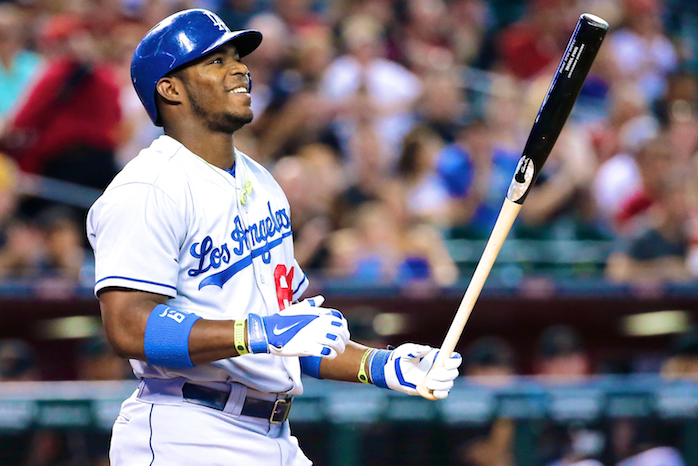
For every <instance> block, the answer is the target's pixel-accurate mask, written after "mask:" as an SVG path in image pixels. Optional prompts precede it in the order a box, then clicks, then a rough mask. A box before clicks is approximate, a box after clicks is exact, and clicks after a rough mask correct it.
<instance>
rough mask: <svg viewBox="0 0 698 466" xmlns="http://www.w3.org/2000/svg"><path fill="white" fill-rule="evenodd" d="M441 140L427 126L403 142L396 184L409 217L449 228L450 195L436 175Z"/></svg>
mask: <svg viewBox="0 0 698 466" xmlns="http://www.w3.org/2000/svg"><path fill="white" fill-rule="evenodd" d="M442 145H443V144H442V142H441V138H440V137H439V136H438V135H437V134H436V133H434V132H432V131H431V130H430V129H428V128H427V127H424V126H418V127H415V128H414V129H413V130H412V131H410V132H409V133H408V134H407V135H406V136H405V139H404V140H403V141H402V153H401V155H400V158H399V160H398V162H397V178H396V182H397V183H396V184H397V187H398V189H400V190H402V192H403V196H404V197H405V205H406V208H407V215H408V216H409V217H410V219H413V220H415V221H424V222H426V223H430V224H432V225H439V226H447V225H448V200H449V196H448V192H447V191H446V187H445V186H444V184H443V183H442V181H441V180H440V179H439V177H438V175H437V173H436V162H437V155H438V153H439V151H440V149H441V147H442Z"/></svg>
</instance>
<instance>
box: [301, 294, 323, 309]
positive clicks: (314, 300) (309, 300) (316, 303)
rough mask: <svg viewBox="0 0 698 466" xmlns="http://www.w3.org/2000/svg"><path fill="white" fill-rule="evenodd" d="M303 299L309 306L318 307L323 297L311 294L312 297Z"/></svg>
mask: <svg viewBox="0 0 698 466" xmlns="http://www.w3.org/2000/svg"><path fill="white" fill-rule="evenodd" d="M303 301H305V302H306V303H308V304H309V305H310V307H320V306H322V303H324V302H325V297H324V296H322V295H320V294H319V295H317V296H313V297H312V298H306V299H304V300H303Z"/></svg>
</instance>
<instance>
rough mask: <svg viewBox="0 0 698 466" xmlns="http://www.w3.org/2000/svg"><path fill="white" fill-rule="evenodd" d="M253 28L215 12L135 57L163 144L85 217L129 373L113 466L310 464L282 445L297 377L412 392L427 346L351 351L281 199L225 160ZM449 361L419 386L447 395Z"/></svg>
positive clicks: (165, 29)
mask: <svg viewBox="0 0 698 466" xmlns="http://www.w3.org/2000/svg"><path fill="white" fill-rule="evenodd" d="M261 41H262V35H261V33H260V32H258V31H255V30H242V31H231V30H229V29H228V27H227V26H226V25H225V24H224V23H223V21H221V19H220V18H219V17H217V16H216V15H214V14H213V13H211V12H209V11H206V10H202V9H193V10H185V11H181V12H179V13H176V14H174V15H172V16H170V17H168V18H166V19H165V20H163V21H162V22H160V23H159V24H158V25H156V26H155V27H154V28H153V29H151V30H150V31H149V32H148V33H147V34H146V35H145V37H144V38H143V40H141V42H140V44H139V45H138V47H137V48H136V51H135V53H134V55H133V61H132V65H131V75H132V80H133V85H134V87H135V89H136V92H137V93H138V95H139V97H140V99H141V101H142V102H143V105H144V106H145V108H146V110H147V111H148V114H149V115H150V118H151V119H152V120H153V122H154V123H155V124H156V125H161V126H163V127H164V131H165V135H164V136H161V137H160V138H158V139H157V140H155V141H154V142H153V143H152V145H151V146H150V147H148V148H147V149H144V150H143V151H141V153H140V154H139V155H138V156H137V157H135V158H134V159H133V160H132V161H131V162H130V163H129V164H128V165H127V166H126V167H125V168H124V169H123V170H122V171H121V172H120V173H119V174H118V175H117V176H116V177H115V178H114V180H113V181H112V183H111V184H110V185H109V186H108V187H107V189H106V190H105V192H104V194H103V195H102V196H101V197H100V198H99V199H98V200H97V201H96V202H95V204H94V205H93V206H92V208H91V209H90V212H89V214H88V219H87V227H88V236H89V240H90V244H91V245H92V247H93V249H94V251H95V256H96V284H95V293H96V295H97V297H98V298H99V301H100V306H101V310H102V316H103V321H104V327H105V330H106V333H107V336H108V338H109V341H110V342H111V344H112V346H113V347H114V349H115V350H116V351H117V353H118V354H120V355H122V356H124V357H127V358H130V360H131V365H132V367H133V370H134V373H135V374H136V376H137V377H139V378H140V384H139V386H138V389H137V390H136V391H135V393H134V394H133V395H132V396H131V397H130V398H129V399H128V400H126V401H125V402H124V404H123V406H122V409H121V412H120V414H119V416H118V418H117V420H116V422H115V424H114V429H113V432H112V443H111V449H110V459H111V464H112V465H113V466H147V465H158V464H162V465H193V464H196V465H214V464H215V465H222V464H231V465H232V464H244V465H264V466H273V465H284V466H286V465H288V466H290V465H308V464H312V463H311V462H310V461H309V460H308V459H307V458H306V457H305V455H304V454H303V453H302V451H301V450H300V448H299V447H298V442H297V440H296V439H295V438H294V437H293V436H292V435H291V433H290V429H289V425H288V422H287V421H286V418H287V417H288V413H289V410H290V408H291V404H292V403H293V397H294V395H300V394H301V393H302V392H303V385H302V382H301V373H304V374H306V375H309V376H311V377H316V378H327V379H335V380H344V381H354V382H363V383H372V384H374V385H377V386H379V387H383V388H387V389H392V390H398V391H401V392H405V393H408V394H411V395H414V394H415V393H416V390H415V385H416V384H418V383H420V381H421V380H423V379H424V377H425V374H426V373H427V371H428V370H429V369H430V368H431V366H432V364H433V361H434V359H435V356H436V350H435V349H433V348H431V347H429V346H422V345H416V344H412V343H408V344H404V345H402V346H399V347H398V348H397V349H394V350H383V349H375V348H367V347H365V346H362V345H359V344H357V343H354V342H351V341H350V340H349V331H348V329H347V321H346V320H345V319H344V317H343V316H342V314H341V313H340V312H339V311H337V310H335V309H330V308H325V307H322V304H323V301H324V298H323V297H321V296H317V297H314V298H309V299H305V300H302V301H299V298H300V296H301V295H302V294H303V292H304V291H305V289H306V288H307V286H308V279H307V277H306V276H305V274H304V273H303V270H302V269H301V268H300V266H299V265H298V263H297V262H296V261H295V259H294V256H293V243H292V236H291V234H292V230H291V214H290V209H289V204H288V201H287V199H286V197H285V195H284V193H283V192H282V190H281V189H280V187H279V185H278V184H277V183H276V182H275V181H274V179H273V178H272V177H271V175H270V174H269V172H268V171H266V170H265V169H264V168H263V167H262V166H261V165H259V164H258V163H256V162H255V161H253V160H252V159H250V158H249V157H248V156H247V155H245V154H243V153H241V152H240V151H238V150H236V149H235V148H234V146H233V133H234V132H235V131H236V130H238V129H239V128H241V127H242V126H243V125H245V124H246V123H249V122H250V121H251V120H252V117H253V115H252V110H251V109H250V88H251V86H252V82H251V79H250V74H249V72H248V69H247V67H246V66H245V65H244V64H243V63H242V62H241V61H240V60H241V58H242V57H244V56H245V55H248V54H249V53H251V52H252V51H254V50H255V49H256V48H257V46H259V44H260V42H261ZM459 364H460V356H459V355H457V354H455V353H454V354H453V356H452V359H451V360H450V361H449V363H448V364H447V365H446V366H445V367H444V368H442V369H436V370H434V371H433V372H432V373H431V375H430V377H429V380H428V381H427V387H428V388H430V389H432V390H434V393H435V395H436V396H437V397H439V398H445V397H446V396H448V393H449V390H450V388H451V387H452V385H453V380H454V379H455V377H456V376H457V375H458V369H457V368H458V366H459Z"/></svg>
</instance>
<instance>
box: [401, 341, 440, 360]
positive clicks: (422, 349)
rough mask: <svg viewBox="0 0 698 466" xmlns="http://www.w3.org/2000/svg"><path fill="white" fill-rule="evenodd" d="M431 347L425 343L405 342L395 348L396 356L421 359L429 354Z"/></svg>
mask: <svg viewBox="0 0 698 466" xmlns="http://www.w3.org/2000/svg"><path fill="white" fill-rule="evenodd" d="M432 349H433V348H432V347H431V346H427V345H418V344H416V343H405V344H402V345H400V346H398V347H397V348H396V349H395V353H396V355H397V356H398V357H408V358H412V359H419V360H421V359H422V358H424V357H425V356H427V355H428V354H429V352H430V351H431V350H432Z"/></svg>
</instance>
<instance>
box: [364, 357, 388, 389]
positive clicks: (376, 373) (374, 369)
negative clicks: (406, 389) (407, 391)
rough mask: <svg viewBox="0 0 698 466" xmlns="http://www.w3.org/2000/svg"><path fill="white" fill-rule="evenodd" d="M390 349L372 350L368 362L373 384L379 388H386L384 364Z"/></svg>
mask: <svg viewBox="0 0 698 466" xmlns="http://www.w3.org/2000/svg"><path fill="white" fill-rule="evenodd" d="M391 354H392V351H389V350H378V351H374V352H373V354H372V355H371V359H370V360H369V362H368V367H369V372H370V374H371V381H372V382H373V385H375V386H376V387H381V388H388V383H387V382H386V381H385V365H386V363H387V362H388V358H390V355H391Z"/></svg>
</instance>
